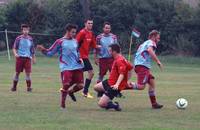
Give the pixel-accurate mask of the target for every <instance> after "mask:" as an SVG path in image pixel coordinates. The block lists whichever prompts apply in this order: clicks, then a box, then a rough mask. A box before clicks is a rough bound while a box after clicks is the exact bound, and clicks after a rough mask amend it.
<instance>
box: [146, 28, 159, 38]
mask: <svg viewBox="0 0 200 130" xmlns="http://www.w3.org/2000/svg"><path fill="white" fill-rule="evenodd" d="M157 35H160V32H159V31H157V30H152V31H151V32H150V33H149V37H148V38H149V39H151V38H152V37H155V36H157Z"/></svg>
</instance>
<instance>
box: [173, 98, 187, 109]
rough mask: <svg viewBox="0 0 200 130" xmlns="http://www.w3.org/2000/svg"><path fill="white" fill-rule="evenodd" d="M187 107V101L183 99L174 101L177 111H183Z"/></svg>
mask: <svg viewBox="0 0 200 130" xmlns="http://www.w3.org/2000/svg"><path fill="white" fill-rule="evenodd" d="M187 106H188V101H187V100H186V99H184V98H179V99H178V100H177V101H176V107H177V108H178V109H185V108H186V107H187Z"/></svg>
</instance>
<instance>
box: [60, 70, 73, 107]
mask: <svg viewBox="0 0 200 130" xmlns="http://www.w3.org/2000/svg"><path fill="white" fill-rule="evenodd" d="M61 80H62V85H63V86H62V88H61V89H60V92H61V103H60V106H61V108H65V100H66V98H67V94H68V89H69V88H70V86H71V85H72V83H71V82H72V73H71V71H67V70H66V71H63V72H61Z"/></svg>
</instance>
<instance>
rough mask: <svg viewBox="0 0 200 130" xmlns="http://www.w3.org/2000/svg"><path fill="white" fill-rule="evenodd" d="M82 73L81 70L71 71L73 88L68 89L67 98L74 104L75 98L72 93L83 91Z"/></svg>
mask: <svg viewBox="0 0 200 130" xmlns="http://www.w3.org/2000/svg"><path fill="white" fill-rule="evenodd" d="M83 80H84V79H83V71H82V70H74V71H73V76H72V82H73V83H75V85H74V86H71V87H70V88H69V91H68V92H69V96H70V97H71V99H72V100H73V101H74V102H76V97H75V95H74V93H76V92H78V91H80V90H82V89H83V86H84V83H83V82H84V81H83Z"/></svg>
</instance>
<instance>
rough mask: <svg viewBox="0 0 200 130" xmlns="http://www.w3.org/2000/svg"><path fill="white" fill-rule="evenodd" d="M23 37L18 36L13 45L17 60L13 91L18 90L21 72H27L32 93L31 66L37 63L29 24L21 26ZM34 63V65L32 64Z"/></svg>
mask: <svg viewBox="0 0 200 130" xmlns="http://www.w3.org/2000/svg"><path fill="white" fill-rule="evenodd" d="M21 31H22V35H20V36H18V37H17V38H16V39H15V42H14V45H13V54H14V56H15V58H16V63H15V71H16V73H15V76H14V79H13V86H12V88H11V91H13V92H14V91H16V90H17V83H18V80H19V75H20V72H23V70H25V73H26V84H27V91H28V92H31V91H32V87H31V76H30V75H31V65H32V63H35V62H36V58H35V48H34V44H33V39H32V37H31V36H29V32H30V27H29V26H28V25H27V24H22V25H21ZM31 61H32V63H31Z"/></svg>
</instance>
